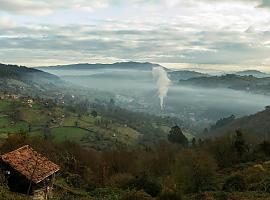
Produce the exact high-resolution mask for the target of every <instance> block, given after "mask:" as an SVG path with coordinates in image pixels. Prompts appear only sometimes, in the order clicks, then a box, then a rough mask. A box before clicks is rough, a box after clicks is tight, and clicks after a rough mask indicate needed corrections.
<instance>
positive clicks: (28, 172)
mask: <svg viewBox="0 0 270 200" xmlns="http://www.w3.org/2000/svg"><path fill="white" fill-rule="evenodd" d="M1 158H2V161H3V162H5V163H6V164H8V165H9V166H10V167H12V168H13V169H15V170H16V171H18V172H19V173H20V174H22V175H24V176H25V177H26V178H27V179H29V180H31V179H32V181H33V182H34V183H39V182H41V181H42V180H44V179H45V178H47V177H49V176H51V175H52V174H54V173H55V172H57V171H59V169H60V168H59V166H58V165H56V164H54V163H53V162H51V161H50V160H49V159H47V158H46V157H44V156H42V155H41V154H39V153H38V152H36V151H35V150H33V149H32V148H31V147H30V146H29V145H25V146H23V147H21V148H19V149H17V150H15V151H12V152H9V153H7V154H4V155H2V156H1Z"/></svg>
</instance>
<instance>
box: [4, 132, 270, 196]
mask: <svg viewBox="0 0 270 200" xmlns="http://www.w3.org/2000/svg"><path fill="white" fill-rule="evenodd" d="M171 134H175V133H172V132H170V135H171ZM179 135H180V133H179ZM181 137H182V135H181ZM170 141H171V142H170V143H169V142H167V141H163V142H160V143H158V144H155V145H149V146H145V147H144V148H142V147H141V148H137V149H129V148H123V147H121V148H119V149H114V150H103V151H98V150H95V149H93V148H85V147H82V146H80V145H79V144H76V143H73V142H70V141H64V142H55V141H53V140H50V139H43V138H39V137H29V136H27V135H25V134H24V135H23V134H12V135H9V136H8V138H7V139H6V140H5V141H4V142H3V143H2V145H1V147H0V151H1V153H5V152H8V151H11V150H14V149H16V148H18V147H20V146H22V145H24V144H30V145H31V146H33V147H34V148H35V149H36V150H37V151H39V152H41V153H43V154H44V155H46V156H47V157H48V158H50V159H51V160H52V161H54V162H55V163H57V164H59V165H60V166H61V171H60V173H59V174H58V176H57V179H56V182H55V199H93V200H95V199H104V200H114V199H115V200H118V199H119V200H128V199H146V200H154V199H156V200H166V199H170V200H173V199H176V200H178V199H182V200H185V199H191V200H193V199H194V200H199V199H200V200H203V199H216V200H223V199H231V200H232V199H240V200H241V199H243V200H246V199H251V200H253V199H254V200H256V199H258V200H259V199H260V200H266V199H269V195H270V161H269V160H270V142H269V141H262V142H258V143H254V142H251V141H250V140H249V139H248V138H247V137H246V136H245V134H244V133H242V132H241V131H240V130H237V131H236V133H235V134H234V135H233V136H223V137H220V138H217V139H213V140H205V141H201V140H200V141H196V140H195V139H194V140H193V143H192V145H190V146H186V145H185V141H184V143H182V144H180V143H179V141H181V142H183V140H170ZM0 194H1V195H2V196H3V197H5V199H27V197H24V196H23V195H17V194H13V193H10V192H8V188H7V185H6V181H5V178H4V177H3V176H2V178H1V193H0Z"/></svg>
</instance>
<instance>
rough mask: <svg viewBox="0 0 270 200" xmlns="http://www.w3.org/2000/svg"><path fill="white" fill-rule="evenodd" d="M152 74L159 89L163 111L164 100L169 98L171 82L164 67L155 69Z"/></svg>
mask: <svg viewBox="0 0 270 200" xmlns="http://www.w3.org/2000/svg"><path fill="white" fill-rule="evenodd" d="M152 74H153V77H154V80H155V81H156V84H157V87H158V95H159V99H160V108H161V110H163V107H164V98H165V97H166V96H167V93H168V90H169V85H170V83H171V80H170V79H169V78H168V75H167V72H166V71H165V70H164V69H163V68H162V67H153V69H152Z"/></svg>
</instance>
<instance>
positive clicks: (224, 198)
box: [214, 192, 229, 200]
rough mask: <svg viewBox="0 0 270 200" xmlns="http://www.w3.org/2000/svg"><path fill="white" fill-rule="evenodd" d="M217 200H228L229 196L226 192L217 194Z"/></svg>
mask: <svg viewBox="0 0 270 200" xmlns="http://www.w3.org/2000/svg"><path fill="white" fill-rule="evenodd" d="M214 196H215V200H228V198H229V197H228V195H227V194H226V193H225V192H217V193H216V194H215V195H214Z"/></svg>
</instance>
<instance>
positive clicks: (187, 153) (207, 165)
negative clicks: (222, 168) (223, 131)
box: [173, 149, 217, 193]
mask: <svg viewBox="0 0 270 200" xmlns="http://www.w3.org/2000/svg"><path fill="white" fill-rule="evenodd" d="M216 168H217V164H216V161H215V159H214V158H213V156H212V155H211V154H209V153H207V152H206V151H202V150H201V149H200V150H193V149H185V150H183V151H182V152H181V153H180V154H179V157H178V158H177V160H176V165H175V168H174V170H173V177H175V179H176V183H177V186H178V187H179V188H178V190H179V191H183V192H186V193H189V192H199V191H207V190H209V189H212V188H213V185H214V184H213V181H214V179H213V178H214V175H215V173H216Z"/></svg>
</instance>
